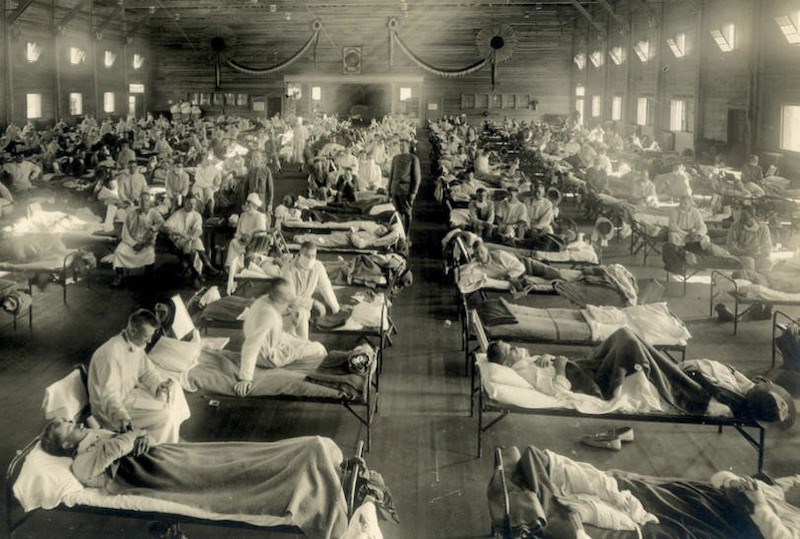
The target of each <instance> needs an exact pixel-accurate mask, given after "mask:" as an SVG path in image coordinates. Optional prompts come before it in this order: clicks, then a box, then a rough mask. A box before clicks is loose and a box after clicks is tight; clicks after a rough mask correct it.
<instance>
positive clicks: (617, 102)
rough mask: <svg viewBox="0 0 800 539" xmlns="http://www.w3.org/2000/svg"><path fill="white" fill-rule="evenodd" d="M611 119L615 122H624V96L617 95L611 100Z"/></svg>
mask: <svg viewBox="0 0 800 539" xmlns="http://www.w3.org/2000/svg"><path fill="white" fill-rule="evenodd" d="M611 119H612V120H613V121H615V122H619V121H621V120H622V96H621V95H615V96H614V97H612V98H611Z"/></svg>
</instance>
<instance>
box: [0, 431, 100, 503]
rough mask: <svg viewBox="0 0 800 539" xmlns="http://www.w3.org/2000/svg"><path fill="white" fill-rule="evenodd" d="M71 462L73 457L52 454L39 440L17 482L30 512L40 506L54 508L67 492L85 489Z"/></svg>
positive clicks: (18, 492) (19, 496) (16, 489)
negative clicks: (46, 450)
mask: <svg viewBox="0 0 800 539" xmlns="http://www.w3.org/2000/svg"><path fill="white" fill-rule="evenodd" d="M70 466H72V458H70V457H54V456H53V455H48V454H47V453H45V452H44V450H43V449H42V448H41V446H40V445H39V444H38V443H37V444H36V446H35V447H34V448H33V449H32V450H31V452H30V453H29V454H28V456H27V458H26V459H25V462H24V463H23V464H22V469H21V470H20V473H19V477H18V478H17V480H16V482H15V483H14V496H16V497H17V499H18V500H19V502H20V505H22V508H23V509H24V510H25V511H26V512H27V511H33V510H34V509H38V508H40V507H42V508H44V509H53V508H54V507H56V506H58V505H59V504H60V503H61V500H62V499H63V498H64V497H65V496H67V495H69V494H74V493H76V492H80V491H81V490H83V488H84V487H83V485H82V484H81V482H80V481H78V478H77V477H75V475H74V474H73V473H72V469H71V468H70Z"/></svg>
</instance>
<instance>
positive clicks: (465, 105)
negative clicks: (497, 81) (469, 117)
mask: <svg viewBox="0 0 800 539" xmlns="http://www.w3.org/2000/svg"><path fill="white" fill-rule="evenodd" d="M461 108H462V109H474V108H475V94H461Z"/></svg>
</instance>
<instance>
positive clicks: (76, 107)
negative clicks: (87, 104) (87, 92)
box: [69, 92, 83, 116]
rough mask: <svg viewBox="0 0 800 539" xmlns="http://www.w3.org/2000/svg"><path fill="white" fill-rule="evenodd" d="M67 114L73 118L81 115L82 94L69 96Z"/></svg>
mask: <svg viewBox="0 0 800 539" xmlns="http://www.w3.org/2000/svg"><path fill="white" fill-rule="evenodd" d="M69 113H70V114H71V115H73V116H80V115H81V114H83V94H80V93H77V92H72V93H71V94H69Z"/></svg>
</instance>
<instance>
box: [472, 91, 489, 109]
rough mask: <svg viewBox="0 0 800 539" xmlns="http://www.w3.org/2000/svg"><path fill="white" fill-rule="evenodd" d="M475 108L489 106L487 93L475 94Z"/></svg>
mask: <svg viewBox="0 0 800 539" xmlns="http://www.w3.org/2000/svg"><path fill="white" fill-rule="evenodd" d="M475 108H476V109H486V108H489V96H488V95H487V94H475Z"/></svg>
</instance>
